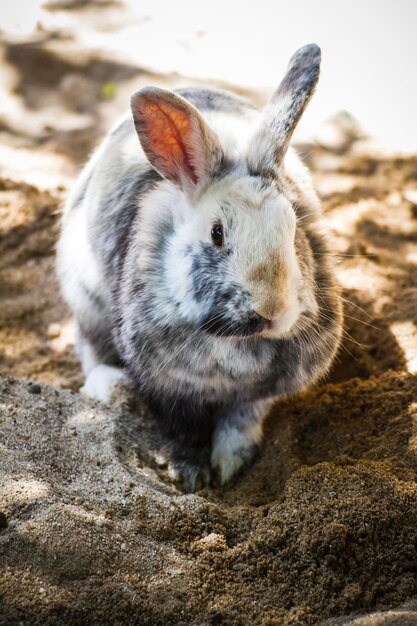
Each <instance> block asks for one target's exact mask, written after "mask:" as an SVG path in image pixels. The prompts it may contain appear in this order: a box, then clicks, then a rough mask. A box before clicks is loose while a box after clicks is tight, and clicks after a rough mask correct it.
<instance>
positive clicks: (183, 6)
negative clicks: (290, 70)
mask: <svg viewBox="0 0 417 626" xmlns="http://www.w3.org/2000/svg"><path fill="white" fill-rule="evenodd" d="M0 12H1V20H0V25H1V30H2V35H3V38H5V39H6V40H7V41H8V42H9V43H10V44H12V43H13V44H14V45H15V48H14V49H12V50H10V49H9V50H7V49H6V51H5V57H6V58H5V59H4V60H6V61H8V65H7V67H3V70H2V83H3V85H2V86H3V89H2V92H3V93H2V96H1V100H0V111H1V114H2V115H4V114H9V115H11V116H12V117H13V111H14V114H15V116H18V111H17V110H16V102H15V101H13V99H12V98H11V96H10V95H9V96H8V95H7V91H8V88H9V90H10V87H12V89H11V91H14V92H15V93H16V92H17V93H18V94H20V95H21V96H23V97H24V98H25V99H26V104H29V105H30V108H37V107H40V106H41V107H42V108H43V110H44V113H45V107H47V109H48V112H49V116H50V121H49V123H50V125H51V126H54V125H57V126H60V127H61V128H63V129H65V128H67V127H68V125H71V120H70V118H68V119H67V120H65V121H64V120H63V119H60V120H58V119H54V105H56V104H57V101H56V100H57V98H56V94H55V97H52V95H50V96H49V97H48V101H47V99H44V100H42V98H40V96H41V94H40V93H39V90H38V92H37V93H34V91H33V89H31V87H32V86H33V84H34V83H35V82H36V81H37V82H38V83H41V84H40V85H38V86H40V87H42V85H47V84H48V83H49V85H52V84H53V85H54V87H55V88H56V89H57V90H58V91H59V92H60V95H61V96H63V97H64V98H66V99H67V108H68V110H72V112H73V113H74V114H76V113H83V112H84V113H85V112H86V111H87V109H88V99H89V97H91V98H93V97H95V96H96V95H97V94H96V93H94V91H95V90H94V88H93V87H96V88H97V83H98V82H100V79H101V81H102V84H101V91H99V95H100V97H101V98H102V99H109V100H111V99H115V100H116V102H117V106H116V107H115V110H116V111H117V110H118V109H121V108H122V107H125V106H126V102H127V100H126V101H125V100H124V99H123V98H124V97H125V90H124V89H123V84H124V83H125V82H126V80H127V79H128V78H131V77H132V76H133V75H134V73H135V72H134V68H137V69H138V68H140V69H141V70H142V71H145V72H146V71H148V72H150V73H152V72H154V73H155V74H156V75H155V76H152V75H149V76H148V78H149V79H152V80H153V82H157V83H158V82H161V78H158V75H163V80H165V81H167V80H170V81H171V82H175V84H183V83H189V82H191V81H190V79H194V80H196V81H199V80H201V81H203V82H207V81H216V82H217V84H220V83H221V84H224V85H228V86H231V87H238V88H240V89H241V90H244V91H246V92H248V93H249V94H251V92H256V94H255V97H256V99H257V100H258V101H259V102H260V103H262V102H264V101H265V100H266V99H267V97H268V96H269V95H270V94H271V92H272V90H273V89H274V88H275V86H276V85H277V83H278V82H279V80H280V78H281V77H282V75H283V72H284V70H285V67H286V64H287V62H288V60H289V57H290V56H291V54H292V53H293V52H294V51H295V50H296V49H297V48H298V47H300V46H302V45H304V44H305V43H308V42H313V41H314V42H316V43H318V44H319V45H320V46H321V48H322V52H323V65H322V76H321V80H320V83H319V88H318V91H317V94H316V96H315V98H314V100H313V101H312V103H311V105H310V107H309V109H308V111H307V113H306V115H305V118H304V120H303V124H302V127H301V129H300V132H303V133H308V134H309V135H310V136H311V135H313V134H314V132H317V129H318V124H319V123H320V122H322V121H323V120H326V119H328V118H329V117H330V116H331V115H333V114H335V113H337V112H340V111H346V112H348V113H349V114H351V115H353V116H354V117H355V118H356V119H357V120H358V121H359V123H360V124H361V125H362V127H363V129H364V130H365V131H366V133H368V134H369V135H371V136H372V137H374V138H376V139H377V140H378V142H379V144H380V145H381V146H383V147H386V148H389V149H394V150H398V151H415V150H417V125H416V107H415V99H416V94H417V71H416V61H417V38H416V36H415V28H416V24H417V2H415V0H396V1H393V0H349V2H347V1H342V0H338V1H337V0H336V1H335V0H275V1H274V0H257V2H256V3H244V2H239V1H237V0H228V1H227V2H226V1H225V0H211V1H210V2H207V3H204V2H191V1H189V0H176V1H175V2H167V1H166V0H140V1H135V0H101V1H100V0H48V1H42V0H14V1H13V2H11V3H7V4H6V3H3V4H2V8H1V9H0ZM19 43H20V44H22V43H24V44H25V46H26V47H23V48H20V49H19ZM40 48H43V49H44V51H45V52H44V54H41V53H40V52H39V49H40ZM51 55H55V56H56V58H55V62H54V63H52V61H51ZM89 55H90V60H92V59H93V58H94V55H96V56H97V55H98V56H99V57H100V58H101V60H102V61H101V66H100V67H96V68H94V67H90V70H88V69H86V67H84V68H83V69H82V68H81V65H82V64H83V62H84V64H85V62H86V60H87V58H88V56H89ZM25 56H26V57H29V58H25ZM18 57H19V58H18ZM106 62H107V63H111V64H113V70H114V71H113V72H112V71H111V67H109V66H108V67H107V71H106V68H105V67H103V63H106ZM68 64H70V65H72V68H69V67H68ZM22 66H23V67H22ZM129 68H130V72H129ZM69 69H72V70H73V71H72V72H71V71H69ZM116 69H117V70H118V71H116ZM13 70H15V71H13ZM16 70H17V75H16ZM5 74H6V75H7V76H5ZM39 75H42V76H39ZM77 78H79V79H80V80H78V81H77V80H76V79H77ZM81 78H84V80H81ZM88 78H94V82H95V83H96V84H95V85H91V81H89V80H88ZM186 78H188V80H186ZM19 82H20V85H19V84H18V83H19ZM139 82H140V81H139ZM136 84H138V81H136ZM120 95H122V98H119V97H118V96H120ZM28 100H29V102H28ZM119 103H120V104H119ZM72 122H73V123H74V122H75V120H74V119H73V120H72ZM79 122H80V127H81V125H82V124H81V119H80V120H79ZM33 123H34V122H33ZM33 123H32V124H33ZM21 124H22V122H21V121H20V120H19V126H20V125H21ZM23 126H25V124H24V122H23ZM28 130H30V129H28ZM38 131H39V128H38V127H36V132H38ZM321 132H322V134H323V133H325V132H328V131H325V130H322V131H321ZM323 136H324V135H323ZM329 140H331V139H329Z"/></svg>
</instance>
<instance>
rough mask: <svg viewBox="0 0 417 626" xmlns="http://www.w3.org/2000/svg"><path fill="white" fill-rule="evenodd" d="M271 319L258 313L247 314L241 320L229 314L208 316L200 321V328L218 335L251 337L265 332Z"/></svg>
mask: <svg viewBox="0 0 417 626" xmlns="http://www.w3.org/2000/svg"><path fill="white" fill-rule="evenodd" d="M270 323H271V321H270V320H268V319H265V318H264V317H261V316H260V315H258V314H257V313H251V314H247V315H246V316H245V317H244V318H242V319H240V320H232V319H230V318H228V317H227V316H218V315H217V316H215V317H214V318H212V317H208V316H207V317H206V318H204V319H202V320H201V321H200V323H199V324H198V328H199V329H200V330H202V331H204V332H206V333H208V334H210V335H216V336H217V337H250V336H251V335H256V334H260V333H263V332H264V331H265V330H266V329H267V328H268V326H269V325H270Z"/></svg>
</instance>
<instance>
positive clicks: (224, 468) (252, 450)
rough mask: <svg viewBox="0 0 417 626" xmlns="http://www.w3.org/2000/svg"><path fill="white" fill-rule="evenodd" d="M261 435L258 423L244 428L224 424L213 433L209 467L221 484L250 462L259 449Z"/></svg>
mask: <svg viewBox="0 0 417 626" xmlns="http://www.w3.org/2000/svg"><path fill="white" fill-rule="evenodd" d="M261 436H262V432H261V429H260V427H259V426H258V424H256V425H254V428H246V429H245V430H239V429H238V428H235V427H231V426H224V427H223V428H221V429H219V430H218V431H217V432H216V433H215V435H214V441H213V451H212V453H211V467H212V469H213V470H214V472H215V474H216V475H217V477H218V480H219V482H220V484H221V485H225V484H226V483H228V482H229V481H230V480H231V479H232V478H233V477H234V476H235V475H236V474H237V473H238V472H239V471H240V470H241V469H243V468H244V467H248V466H249V465H251V464H252V462H253V460H254V458H255V456H256V454H257V453H258V451H259V445H260V439H261Z"/></svg>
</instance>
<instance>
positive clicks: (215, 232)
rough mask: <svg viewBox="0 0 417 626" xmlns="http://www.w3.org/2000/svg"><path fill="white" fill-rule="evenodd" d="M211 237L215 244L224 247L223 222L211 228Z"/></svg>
mask: <svg viewBox="0 0 417 626" xmlns="http://www.w3.org/2000/svg"><path fill="white" fill-rule="evenodd" d="M211 238H212V241H213V243H214V245H215V246H217V247H218V248H222V247H223V226H222V225H221V224H215V225H214V226H213V228H212V229H211Z"/></svg>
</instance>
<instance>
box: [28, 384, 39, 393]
mask: <svg viewBox="0 0 417 626" xmlns="http://www.w3.org/2000/svg"><path fill="white" fill-rule="evenodd" d="M28 391H29V393H35V394H37V393H40V392H41V386H40V385H39V384H38V383H32V382H30V383H29V384H28Z"/></svg>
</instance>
